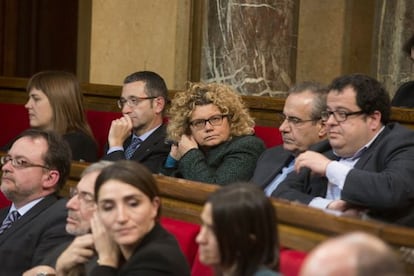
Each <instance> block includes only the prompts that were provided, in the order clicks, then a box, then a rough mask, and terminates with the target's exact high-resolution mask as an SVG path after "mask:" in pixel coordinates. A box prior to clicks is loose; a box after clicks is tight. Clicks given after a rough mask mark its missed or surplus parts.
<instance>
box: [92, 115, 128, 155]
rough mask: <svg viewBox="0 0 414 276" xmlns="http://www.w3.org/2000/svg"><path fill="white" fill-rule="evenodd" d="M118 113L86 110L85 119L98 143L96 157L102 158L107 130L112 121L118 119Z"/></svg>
mask: <svg viewBox="0 0 414 276" xmlns="http://www.w3.org/2000/svg"><path fill="white" fill-rule="evenodd" d="M121 116H122V114H121V113H120V112H108V111H97V110H87V111H86V118H87V120H88V123H89V126H90V127H91V129H92V132H93V135H94V136H95V139H96V142H97V143H98V156H99V157H101V156H103V150H104V147H105V144H106V143H107V141H108V133H109V128H110V127H111V123H112V121H113V120H115V119H117V118H120V117H121Z"/></svg>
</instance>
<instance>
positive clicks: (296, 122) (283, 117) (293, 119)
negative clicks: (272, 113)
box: [278, 114, 321, 126]
mask: <svg viewBox="0 0 414 276" xmlns="http://www.w3.org/2000/svg"><path fill="white" fill-rule="evenodd" d="M278 115H279V119H280V122H281V123H283V122H284V121H285V120H286V121H287V122H288V124H290V125H292V126H298V125H301V124H303V123H306V122H316V121H318V120H320V119H321V118H316V119H309V120H302V119H299V118H298V117H290V116H286V115H285V114H278Z"/></svg>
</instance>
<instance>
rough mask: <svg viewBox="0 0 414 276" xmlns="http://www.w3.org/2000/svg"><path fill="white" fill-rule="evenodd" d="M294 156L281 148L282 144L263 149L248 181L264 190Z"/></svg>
mask: <svg viewBox="0 0 414 276" xmlns="http://www.w3.org/2000/svg"><path fill="white" fill-rule="evenodd" d="M294 158H295V157H294V156H293V154H292V153H291V152H290V151H287V150H285V149H284V148H283V145H279V146H276V147H272V148H270V149H267V150H265V151H264V152H263V153H262V155H261V156H260V157H259V159H258V160H257V164H256V169H255V170H254V174H253V177H252V179H250V182H253V183H255V184H256V185H258V186H259V187H260V188H262V189H263V190H264V189H265V188H266V187H267V186H268V185H269V184H270V183H271V182H272V181H273V179H275V177H276V176H277V175H278V174H279V173H281V172H282V169H283V168H284V167H285V166H286V165H288V164H289V163H290V161H291V160H292V159H294Z"/></svg>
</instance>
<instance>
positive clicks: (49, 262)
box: [23, 161, 112, 276]
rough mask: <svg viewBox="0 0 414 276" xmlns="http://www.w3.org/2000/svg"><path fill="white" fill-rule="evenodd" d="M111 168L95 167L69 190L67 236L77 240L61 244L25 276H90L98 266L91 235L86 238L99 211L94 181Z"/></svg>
mask: <svg viewBox="0 0 414 276" xmlns="http://www.w3.org/2000/svg"><path fill="white" fill-rule="evenodd" d="M111 164H112V162H110V161H99V162H97V163H93V164H92V165H90V166H89V167H87V168H86V169H85V170H84V171H83V172H82V174H81V179H80V180H79V182H78V184H77V185H76V187H72V188H71V189H70V200H69V201H68V202H67V204H66V208H67V209H68V215H67V220H66V232H68V233H69V234H71V235H73V236H76V238H75V239H74V240H73V241H69V242H66V243H62V244H60V245H59V246H58V247H56V248H55V249H54V250H53V251H51V252H50V253H49V254H48V255H47V256H46V258H45V259H44V260H43V262H42V265H39V266H36V267H34V268H32V269H30V270H28V271H26V272H25V273H24V274H23V276H35V275H39V274H40V273H44V274H46V273H49V274H51V275H55V274H57V275H88V272H89V271H90V270H91V269H92V268H93V267H94V265H96V256H95V254H94V250H93V239H92V235H86V234H88V233H90V231H91V223H90V220H91V219H92V216H93V214H94V213H95V210H96V203H95V190H94V188H95V180H96V178H97V177H98V175H99V174H100V172H101V171H102V170H103V169H104V168H106V167H108V166H109V165H111ZM81 272H83V273H85V272H86V274H82V273H81ZM71 273H72V274H71Z"/></svg>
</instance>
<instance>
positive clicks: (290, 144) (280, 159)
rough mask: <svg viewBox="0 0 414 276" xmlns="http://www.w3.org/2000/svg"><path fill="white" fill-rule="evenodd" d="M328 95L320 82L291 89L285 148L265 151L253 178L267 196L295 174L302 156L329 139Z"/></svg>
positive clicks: (283, 128) (283, 122) (284, 121)
mask: <svg viewBox="0 0 414 276" xmlns="http://www.w3.org/2000/svg"><path fill="white" fill-rule="evenodd" d="M327 92H328V91H327V89H326V88H325V87H323V86H322V85H321V84H319V83H316V82H302V83H298V84H296V85H295V86H293V87H291V88H290V89H289V95H288V97H287V98H286V101H285V105H284V107H283V114H282V115H281V125H280V127H279V130H280V132H281V133H282V138H283V145H279V146H276V147H272V148H269V149H267V150H265V151H264V152H263V154H262V155H261V156H260V158H259V160H258V161H257V165H256V169H255V171H254V175H253V177H252V179H251V182H253V183H255V184H257V185H259V186H260V187H261V188H262V189H263V190H264V192H265V193H266V195H267V196H271V195H272V193H273V192H274V191H275V190H276V188H277V187H278V185H279V184H280V183H281V182H282V181H283V180H284V179H285V178H286V176H287V175H288V174H289V173H290V172H292V171H293V169H294V164H295V157H296V156H297V155H298V154H300V153H302V152H304V151H305V150H307V149H309V147H310V146H312V145H314V147H316V148H317V147H318V145H317V144H318V143H320V142H321V141H323V140H326V128H325V125H324V124H323V122H322V120H321V115H320V114H321V112H322V111H323V110H325V109H326V94H327ZM325 148H326V147H325ZM318 150H320V151H322V150H324V148H323V147H322V148H320V149H318Z"/></svg>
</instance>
